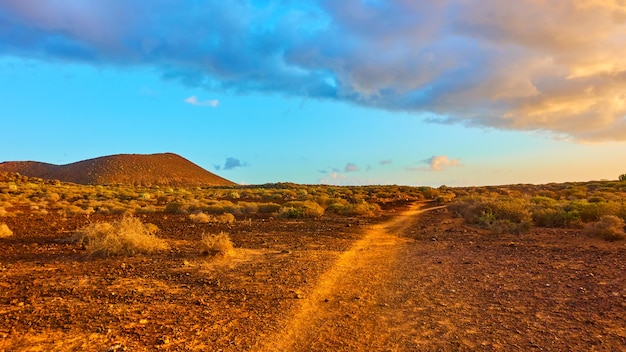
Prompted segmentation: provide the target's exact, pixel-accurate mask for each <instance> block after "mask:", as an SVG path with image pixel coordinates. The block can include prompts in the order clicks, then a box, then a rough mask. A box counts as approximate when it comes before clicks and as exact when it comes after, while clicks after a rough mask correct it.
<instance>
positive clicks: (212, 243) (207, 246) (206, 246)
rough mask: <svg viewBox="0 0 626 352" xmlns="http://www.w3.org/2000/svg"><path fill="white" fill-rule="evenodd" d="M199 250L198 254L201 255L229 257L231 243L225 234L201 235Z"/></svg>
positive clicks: (231, 248) (231, 249)
mask: <svg viewBox="0 0 626 352" xmlns="http://www.w3.org/2000/svg"><path fill="white" fill-rule="evenodd" d="M200 244H201V248H200V253H201V254H202V255H208V256H215V255H224V256H226V255H229V254H231V253H232V252H233V242H232V241H231V240H230V237H229V236H228V234H227V233H225V232H220V233H219V234H217V235H202V240H201V241H200Z"/></svg>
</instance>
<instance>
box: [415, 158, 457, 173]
mask: <svg viewBox="0 0 626 352" xmlns="http://www.w3.org/2000/svg"><path fill="white" fill-rule="evenodd" d="M423 162H424V163H425V164H428V166H429V170H430V171H442V170H443V169H445V168H448V167H450V166H460V165H461V162H460V161H459V159H450V158H448V157H447V156H445V155H434V156H432V157H430V158H428V159H426V160H424V161H423Z"/></svg>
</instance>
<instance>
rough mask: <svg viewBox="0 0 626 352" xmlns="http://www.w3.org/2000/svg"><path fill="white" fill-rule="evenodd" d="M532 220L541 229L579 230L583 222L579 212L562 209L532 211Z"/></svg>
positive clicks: (537, 208) (535, 209) (539, 208)
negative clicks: (562, 228) (561, 228)
mask: <svg viewBox="0 0 626 352" xmlns="http://www.w3.org/2000/svg"><path fill="white" fill-rule="evenodd" d="M532 218H533V221H534V222H535V225H537V226H541V227H564V228H579V227H581V226H582V220H581V219H580V214H579V213H578V211H577V210H569V211H568V210H565V209H563V208H562V207H560V206H559V207H555V208H543V207H536V208H534V209H533V210H532Z"/></svg>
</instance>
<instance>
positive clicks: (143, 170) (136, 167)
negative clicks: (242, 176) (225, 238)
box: [0, 153, 235, 187]
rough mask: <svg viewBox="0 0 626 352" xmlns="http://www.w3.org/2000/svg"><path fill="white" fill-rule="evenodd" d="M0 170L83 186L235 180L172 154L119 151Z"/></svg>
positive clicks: (1, 166)
mask: <svg viewBox="0 0 626 352" xmlns="http://www.w3.org/2000/svg"><path fill="white" fill-rule="evenodd" d="M0 172H17V173H19V174H21V175H24V176H28V177H39V178H44V179H51V180H59V181H63V182H72V183H78V184H84V185H104V184H127V185H135V186H177V187H181V186H183V187H184V186H187V187H188V186H231V185H235V183H234V182H232V181H229V180H227V179H225V178H222V177H220V176H217V175H215V174H214V173H211V172H209V171H207V170H205V169H203V168H201V167H200V166H198V165H196V164H194V163H192V162H191V161H189V160H187V159H185V158H183V157H181V156H179V155H176V154H173V153H161V154H118V155H110V156H103V157H99V158H94V159H88V160H83V161H78V162H75V163H71V164H66V165H54V164H48V163H42V162H37V161H7V162H3V163H0Z"/></svg>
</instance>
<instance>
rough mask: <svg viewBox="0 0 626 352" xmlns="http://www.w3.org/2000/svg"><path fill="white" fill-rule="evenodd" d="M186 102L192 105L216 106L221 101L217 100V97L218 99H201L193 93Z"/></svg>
mask: <svg viewBox="0 0 626 352" xmlns="http://www.w3.org/2000/svg"><path fill="white" fill-rule="evenodd" d="M185 103H187V104H191V105H195V106H212V107H214V108H216V107H217V105H219V103H220V101H219V100H217V99H216V100H204V101H199V100H198V98H197V97H196V96H195V95H192V96H190V97H189V98H187V99H185Z"/></svg>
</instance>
